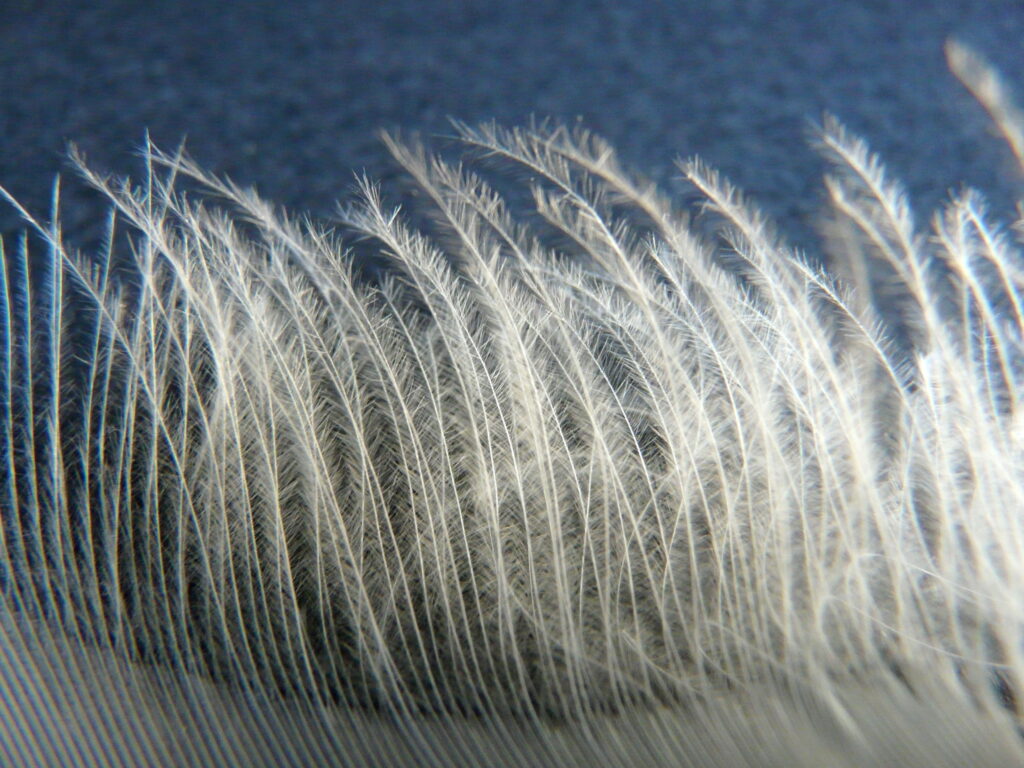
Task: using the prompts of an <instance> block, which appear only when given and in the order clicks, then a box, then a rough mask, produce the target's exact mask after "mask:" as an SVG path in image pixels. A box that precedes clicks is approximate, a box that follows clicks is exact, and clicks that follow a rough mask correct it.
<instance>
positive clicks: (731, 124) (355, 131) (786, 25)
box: [0, 0, 1024, 243]
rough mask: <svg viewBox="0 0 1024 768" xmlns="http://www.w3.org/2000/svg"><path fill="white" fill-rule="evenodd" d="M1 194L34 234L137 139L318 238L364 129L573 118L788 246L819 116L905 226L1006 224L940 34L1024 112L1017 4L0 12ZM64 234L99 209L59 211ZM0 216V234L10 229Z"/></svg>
mask: <svg viewBox="0 0 1024 768" xmlns="http://www.w3.org/2000/svg"><path fill="white" fill-rule="evenodd" d="M0 9H2V14H0V183H2V184H3V185H5V186H6V187H7V188H8V189H10V190H11V191H12V192H13V193H14V194H15V195H17V196H18V197H19V198H20V199H22V200H23V201H24V202H25V203H26V204H27V205H28V206H29V208H30V209H31V210H33V211H35V212H40V213H45V212H46V210H47V206H48V197H49V188H50V184H51V182H52V178H53V175H54V174H55V173H56V172H58V171H60V170H62V169H63V170H66V169H67V164H66V161H65V160H64V147H65V143H66V142H67V141H68V140H73V141H75V142H77V143H78V144H79V145H80V146H81V147H82V148H83V149H84V150H85V151H86V153H87V155H88V156H89V157H90V159H91V160H92V161H93V163H94V164H95V165H97V166H98V167H100V168H104V169H108V170H112V171H116V172H118V173H124V172H136V171H137V170H138V164H137V161H136V160H135V159H134V158H133V151H134V150H135V149H136V148H137V147H138V145H139V143H140V141H141V139H142V136H143V130H144V129H145V128H148V129H149V130H150V132H151V134H152V136H153V137H154V139H155V140H156V141H157V143H158V144H161V145H163V146H164V147H167V148H171V147H173V146H174V145H175V144H177V142H178V141H179V140H180V139H181V138H182V137H183V136H186V135H187V146H188V147H189V150H190V152H191V153H192V155H193V156H194V157H196V158H197V159H198V160H199V161H200V162H201V163H202V164H204V165H205V166H206V167H208V168H209V169H210V170H212V171H214V172H216V173H218V174H229V175H230V176H231V177H232V178H234V179H235V180H236V181H239V182H242V183H245V184H255V185H256V186H257V187H258V189H259V190H260V191H261V192H262V193H263V194H264V195H265V196H266V197H268V198H270V199H272V200H274V201H276V202H279V203H283V204H285V205H287V206H289V207H292V208H297V209H302V210H309V211H311V212H313V213H314V214H317V215H324V216H329V215H330V214H331V212H332V210H333V208H334V201H335V200H337V199H338V198H339V197H340V196H343V195H344V194H345V193H346V191H347V190H348V189H349V188H350V186H351V182H352V172H353V171H354V170H361V169H363V168H365V169H367V170H368V171H369V172H370V173H371V174H373V175H375V176H378V177H385V178H386V177H388V176H389V175H391V174H393V173H394V169H393V167H392V166H391V165H390V163H389V161H388V158H387V156H386V154H385V152H384V151H383V149H382V147H381V146H380V143H379V142H378V140H377V138H376V132H377V131H378V130H379V129H381V128H391V129H394V128H401V129H403V130H418V131H420V132H422V133H423V134H425V135H428V136H429V135H430V134H433V133H445V132H447V130H448V127H447V121H446V118H447V117H448V116H453V117H457V118H459V119H462V120H466V121H469V122H477V121H483V120H490V119H496V120H498V121H499V122H501V123H504V124H518V123H522V122H524V121H526V120H528V119H529V118H530V116H531V115H535V116H537V117H553V118H556V119H558V120H561V121H567V122H575V121H576V120H577V119H579V120H581V121H582V122H583V123H584V124H585V125H586V126H588V127H590V128H592V129H594V130H595V131H597V132H598V133H600V134H601V135H603V136H604V137H605V138H607V139H609V140H611V141H612V142H613V143H614V144H615V145H616V146H617V147H618V149H619V151H620V153H621V155H622V156H623V159H624V160H626V161H628V163H629V164H630V165H632V166H634V167H636V168H638V169H639V170H641V171H643V172H645V173H647V174H649V175H651V176H654V177H655V178H658V179H659V180H661V181H663V182H665V183H666V184H667V185H668V186H669V187H670V188H671V187H672V186H673V185H678V184H679V182H678V180H677V179H674V177H676V176H678V173H677V172H676V171H675V169H674V168H673V166H672V161H673V160H674V159H675V158H676V157H678V156H689V155H692V154H699V155H701V156H702V157H704V158H705V159H706V160H708V161H709V162H710V163H711V164H713V165H714V166H716V167H718V168H720V169H721V170H722V171H724V172H725V173H726V174H727V176H728V177H730V178H731V179H732V180H733V181H734V182H736V183H737V184H739V185H740V186H741V187H742V188H744V189H745V190H746V191H747V192H748V193H750V194H751V195H752V196H753V198H754V199H755V200H756V201H757V202H758V203H759V204H760V205H761V206H762V207H763V208H765V209H766V210H767V211H768V212H770V213H771V214H772V215H774V216H776V217H778V218H779V219H780V220H781V222H780V223H781V224H782V226H783V228H784V229H785V230H788V231H789V232H790V234H791V235H792V236H793V237H794V239H795V240H796V241H797V242H798V243H805V242H807V240H808V238H809V233H811V232H812V231H813V221H814V216H815V212H816V211H817V210H818V208H819V206H820V203H821V195H822V192H821V185H820V176H821V172H822V165H821V162H820V161H819V160H818V159H817V157H816V156H815V155H814V153H813V152H811V151H810V150H809V149H808V147H807V135H808V130H807V125H808V120H810V119H818V118H819V117H820V116H821V114H822V112H823V111H826V110H827V111H830V112H833V113H835V114H837V115H838V116H839V117H840V118H841V119H842V120H843V121H844V122H846V123H847V125H848V126H849V127H851V128H852V129H854V130H855V131H857V132H860V133H862V134H864V135H866V136H867V137H868V138H869V139H870V141H871V144H872V146H873V148H874V149H876V150H877V151H880V152H881V153H882V154H883V155H884V158H885V159H886V161H887V163H888V164H889V166H890V168H891V169H892V170H893V172H894V173H896V174H898V175H899V176H900V177H901V178H902V179H904V180H905V181H906V182H907V184H908V186H909V187H910V190H911V192H912V194H913V196H914V199H915V202H916V203H917V210H918V211H919V213H922V214H923V213H924V211H925V209H930V208H931V207H932V206H934V205H935V204H936V203H938V202H941V200H942V199H943V198H944V197H945V196H946V195H947V193H948V190H949V189H950V188H952V187H956V186H958V185H959V184H960V183H961V182H966V183H968V184H970V185H972V186H979V187H981V188H983V189H984V190H986V192H989V193H991V197H992V198H993V202H994V203H995V207H996V209H997V211H999V212H1000V213H1004V214H1005V213H1007V212H1009V210H1010V206H1011V204H1012V201H1013V200H1015V199H1016V198H1017V197H1019V196H1021V190H1022V186H1024V185H1022V180H1021V177H1020V175H1019V173H1017V172H1016V171H1015V170H1014V169H1013V168H1012V166H1011V162H1010V155H1009V152H1008V151H1007V150H1006V149H1005V147H1003V145H1002V144H1001V143H999V142H997V141H994V140H991V128H990V126H989V124H988V122H987V120H986V118H985V116H984V114H983V112H982V111H981V110H980V109H979V108H978V107H977V106H976V105H975V104H974V103H973V101H972V100H971V99H970V97H969V96H967V95H966V93H965V92H964V91H963V90H962V88H960V86H959V84H958V83H956V81H955V80H954V79H953V78H952V76H951V75H949V74H948V72H947V70H946V66H945V61H944V57H943V52H942V44H943V41H944V40H945V39H946V38H947V37H948V36H950V35H956V36H957V37H959V38H960V39H962V40H963V41H965V42H967V43H968V44H970V45H973V46H974V47H976V48H977V49H978V50H980V51H982V52H983V53H984V54H985V55H986V56H987V57H989V58H990V59H991V60H992V61H993V63H995V64H996V65H997V66H999V67H1000V68H1001V69H1002V71H1003V72H1004V73H1005V74H1006V75H1007V76H1008V79H1009V80H1010V81H1011V82H1013V84H1014V85H1015V87H1016V92H1017V94H1018V96H1020V95H1021V94H1022V92H1024V76H1022V75H1021V73H1022V72H1024V68H1022V66H1021V65H1022V63H1024V46H1022V44H1021V43H1020V41H1021V40H1024V2H1021V0H945V1H944V2H927V1H925V2H920V1H916V0H913V1H912V0H873V1H867V0H864V1H862V2H831V3H830V2H821V1H820V0H818V1H816V0H807V1H804V0H795V1H794V0H788V1H787V0H781V1H780V0H775V2H768V1H759V0H748V1H747V2H740V1H739V0H735V1H734V0H721V1H720V2H640V1H637V2H625V3H606V2H595V0H586V1H585V2H583V1H579V0H561V1H560V2H547V3H541V2H498V1H497V0H461V1H459V2H454V1H453V2H416V1H415V0H406V1H405V2H381V3H379V4H374V3H370V2H353V1H352V0H334V1H331V0H311V1H309V2H281V1H280V0H275V1H274V2H239V3H228V2H225V3H216V2H207V3H200V2H162V3H161V2H138V1H137V0H124V1H122V2H117V1H116V0H109V1H107V2H92V3H84V2H83V3H77V4H76V3H66V2H65V3H61V2H46V1H45V0H40V1H39V2H31V1H30V0H0ZM67 197H68V206H67V210H66V214H67V229H68V231H69V233H70V234H71V235H73V236H77V237H79V238H80V239H81V240H82V241H84V242H88V241H89V240H91V239H92V238H94V237H95V236H96V234H97V224H96V221H97V220H98V218H97V216H96V211H97V208H96V206H97V205H98V201H97V200H96V199H95V196H90V195H89V194H87V193H85V192H82V191H81V190H77V189H76V190H74V191H71V190H69V192H68V196H67ZM20 226H21V225H20V223H19V222H18V220H17V216H16V215H15V214H14V213H13V212H12V211H10V210H9V209H7V208H6V207H4V208H3V210H2V211H0V231H2V232H3V233H4V234H5V235H10V234H11V233H12V232H14V231H16V230H17V229H19V228H20Z"/></svg>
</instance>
